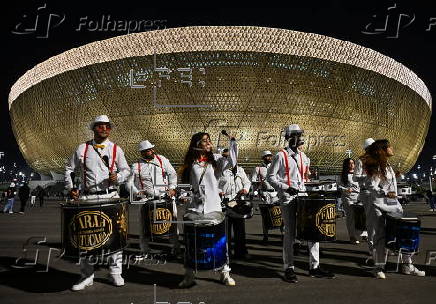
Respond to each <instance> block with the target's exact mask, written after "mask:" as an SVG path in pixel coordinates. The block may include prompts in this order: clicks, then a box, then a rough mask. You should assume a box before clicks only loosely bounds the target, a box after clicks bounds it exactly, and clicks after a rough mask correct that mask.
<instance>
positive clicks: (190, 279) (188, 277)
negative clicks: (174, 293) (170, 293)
mask: <svg viewBox="0 0 436 304" xmlns="http://www.w3.org/2000/svg"><path fill="white" fill-rule="evenodd" d="M195 284H196V283H195V274H194V272H191V271H189V272H186V273H185V276H184V277H183V281H181V282H180V283H179V288H189V287H192V286H194V285H195Z"/></svg>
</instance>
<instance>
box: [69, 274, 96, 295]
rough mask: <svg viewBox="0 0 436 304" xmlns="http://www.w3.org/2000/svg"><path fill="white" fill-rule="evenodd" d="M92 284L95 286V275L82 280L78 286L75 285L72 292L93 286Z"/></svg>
mask: <svg viewBox="0 0 436 304" xmlns="http://www.w3.org/2000/svg"><path fill="white" fill-rule="evenodd" d="M92 284H94V275H93V274H92V275H91V276H89V277H87V278H81V279H80V281H79V282H77V283H76V284H74V285H73V287H71V290H72V291H79V290H83V289H85V288H86V287H88V286H92Z"/></svg>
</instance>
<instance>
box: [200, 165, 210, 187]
mask: <svg viewBox="0 0 436 304" xmlns="http://www.w3.org/2000/svg"><path fill="white" fill-rule="evenodd" d="M208 165H209V163H206V166H204V167H203V172H201V176H200V180H199V181H198V185H200V184H201V182H202V181H203V177H204V174H205V173H206V169H207V166H208Z"/></svg>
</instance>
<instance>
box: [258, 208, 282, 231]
mask: <svg viewBox="0 0 436 304" xmlns="http://www.w3.org/2000/svg"><path fill="white" fill-rule="evenodd" d="M259 210H260V214H261V216H262V219H263V220H262V223H263V225H264V228H266V229H267V230H273V229H279V228H280V227H282V226H283V218H282V210H281V209H280V206H279V205H276V204H259Z"/></svg>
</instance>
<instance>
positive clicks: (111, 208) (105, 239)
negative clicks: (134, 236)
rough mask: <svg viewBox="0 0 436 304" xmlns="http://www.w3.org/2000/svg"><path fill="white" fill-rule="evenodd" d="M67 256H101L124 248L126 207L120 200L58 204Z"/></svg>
mask: <svg viewBox="0 0 436 304" xmlns="http://www.w3.org/2000/svg"><path fill="white" fill-rule="evenodd" d="M61 209H62V212H61V213H62V215H61V221H62V248H63V250H64V255H65V256H66V257H72V258H78V257H80V256H84V255H85V256H102V255H109V254H112V253H115V252H118V251H121V250H123V249H124V248H125V247H126V246H127V233H128V231H127V230H128V204H127V201H123V200H120V199H102V200H89V201H80V200H79V201H77V202H76V201H75V202H73V203H68V204H61Z"/></svg>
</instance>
